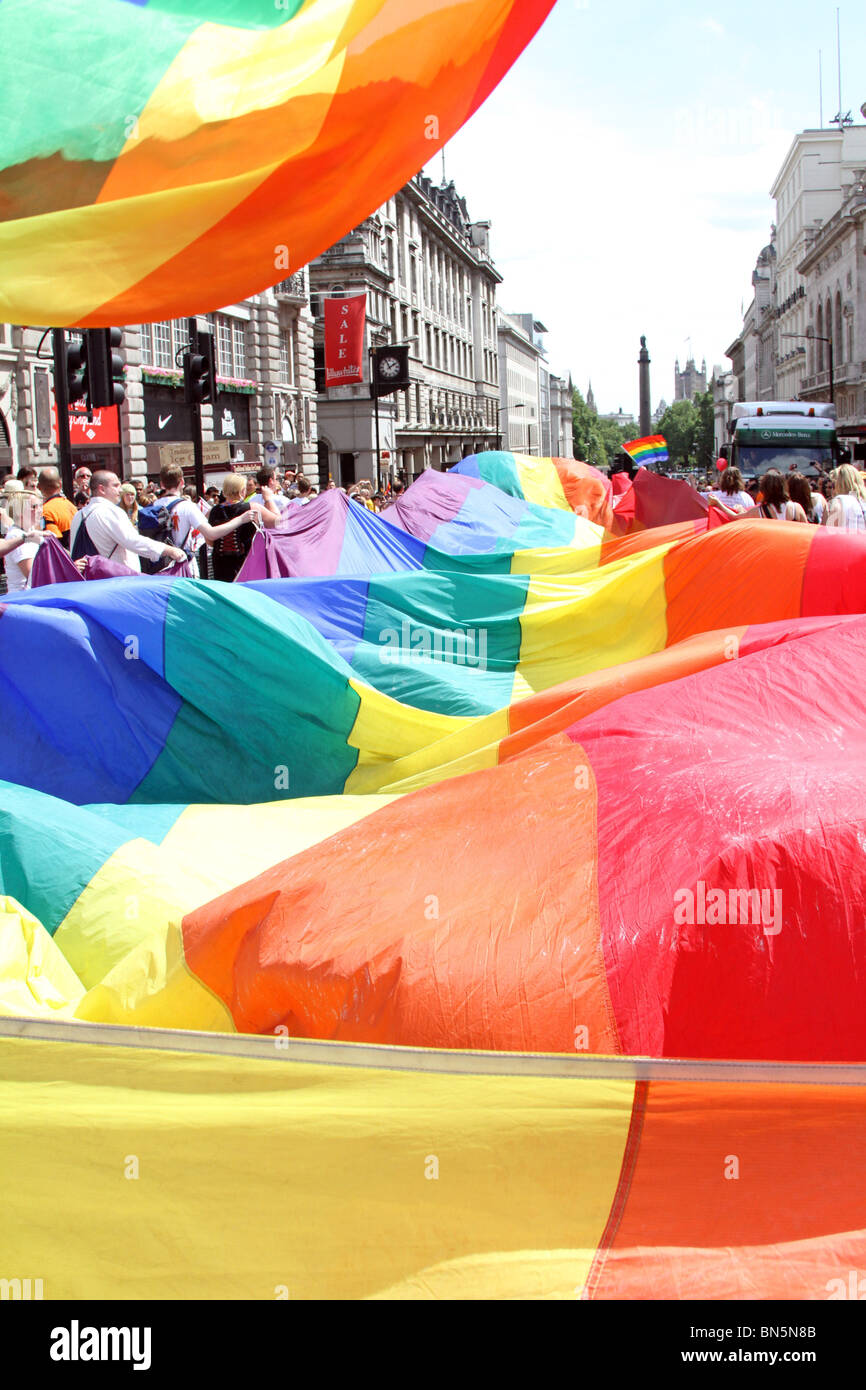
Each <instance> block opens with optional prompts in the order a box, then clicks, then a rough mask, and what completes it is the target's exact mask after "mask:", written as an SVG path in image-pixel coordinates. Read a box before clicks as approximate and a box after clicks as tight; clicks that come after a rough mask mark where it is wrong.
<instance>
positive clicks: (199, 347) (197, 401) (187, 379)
mask: <svg viewBox="0 0 866 1390" xmlns="http://www.w3.org/2000/svg"><path fill="white" fill-rule="evenodd" d="M194 341H195V351H191V352H185V353H184V355H183V398H184V400H185V401H186V403H187V405H202V404H203V403H204V402H206V401H212V400H213V398H214V393H215V389H216V365H215V363H214V350H213V334H211V333H206V332H203V331H202V330H201V329H198V330H197V332H196V333H195V335H194Z"/></svg>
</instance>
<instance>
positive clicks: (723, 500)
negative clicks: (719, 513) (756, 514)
mask: <svg viewBox="0 0 866 1390" xmlns="http://www.w3.org/2000/svg"><path fill="white" fill-rule="evenodd" d="M710 499H711V500H712V501H713V502H719V503H720V504H721V505H722V507H723V508H724V509H725V511H731V512H737V513H739V512H745V511H750V510H751V508H752V507H754V505H755V504H754V502H753V501H752V498H751V497H750V496H749V494H748V493H747V492H746V489H745V488H744V487H743V475H742V474H741V472H740V470H739V468H726V469H725V471H724V473H723V474H722V481H721V485H720V486H719V487H718V488H713V490H712V491H711V492H710Z"/></svg>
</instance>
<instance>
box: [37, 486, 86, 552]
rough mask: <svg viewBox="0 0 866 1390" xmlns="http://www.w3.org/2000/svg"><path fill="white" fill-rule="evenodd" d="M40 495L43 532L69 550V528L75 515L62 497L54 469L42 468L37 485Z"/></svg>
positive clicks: (74, 510)
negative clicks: (54, 537) (49, 533)
mask: <svg viewBox="0 0 866 1390" xmlns="http://www.w3.org/2000/svg"><path fill="white" fill-rule="evenodd" d="M37 486H38V488H39V491H40V492H41V493H42V516H43V518H44V520H45V530H46V531H50V532H51V534H52V536H56V537H57V539H58V540H59V541H60V543H61V545H65V546H66V549H67V550H68V549H69V528H70V526H71V525H72V518H73V517H74V516H75V515H76V514H77V513H76V509H75V506H74V504H73V503H72V502H70V501H69V499H68V498H67V497H64V496H63V489H62V487H61V486H60V474H59V472H58V471H57V469H56V468H50V467H49V468H43V469H42V472H41V473H40V474H39V482H38V484H37Z"/></svg>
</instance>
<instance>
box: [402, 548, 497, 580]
mask: <svg viewBox="0 0 866 1390" xmlns="http://www.w3.org/2000/svg"><path fill="white" fill-rule="evenodd" d="M513 553H514V545H513V542H512V541H510V540H509V541H505V542H503V545H502V552H501V554H500V553H497V552H496V551H495V550H489V551H486V552H484V553H479V554H478V555H448V554H447V552H446V551H444V550H437V549H436V547H435V546H432V545H428V546H427V549H426V551H425V552H424V569H425V570H428V571H429V572H430V573H431V574H463V575H466V576H467V578H471V577H472V576H473V575H476V574H481V575H486V574H491V575H496V574H510V573H511V557H512V554H513Z"/></svg>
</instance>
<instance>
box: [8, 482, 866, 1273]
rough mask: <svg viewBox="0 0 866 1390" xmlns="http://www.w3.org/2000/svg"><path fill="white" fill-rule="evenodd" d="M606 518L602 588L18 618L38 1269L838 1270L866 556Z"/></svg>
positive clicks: (864, 820) (381, 580) (19, 1218)
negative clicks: (430, 1206) (133, 1194)
mask: <svg viewBox="0 0 866 1390" xmlns="http://www.w3.org/2000/svg"><path fill="white" fill-rule="evenodd" d="M458 477H459V475H458ZM471 482H472V480H471V479H467V478H465V477H464V478H463V479H462V482H461V483H460V486H461V487H464V486H466V487H467V491H466V494H465V496H466V497H469V496H472V495H475V496H479V495H480V496H481V497H482V498H483V497H484V495H485V494H484V487H485V486H486V487H488V488H489V487H492V485H491V484H486V485H483V486H482V485H478V483H479V480H476V485H475V486H469V484H471ZM434 486H435V485H434ZM453 496H454V494H453V493H452V492H451V490H450V485H449V488H448V489H446V492H445V493H443V494H442V496H440V497H439V498H438V503H441V504H442V505H443V506H444V505H445V502H447V500H448V498H452V499H453ZM492 500H493V499H490V500H489V501H486V502H484V504H483V505H484V509H485V511H484V515H485V516H486V517H487V523H488V525H489V524H490V516H491V515H492V512H491V505H492ZM516 500H519V499H515V497H514V496H513V495H505V494H503V495H502V501H501V502H500V504H499V505H500V507H501V509H503V510H502V511H501V514H502V515H508V509H509V508H513V506H514V505H515V501H516ZM422 501H423V503H424V506H423V507H422V506H421V505H420V504H418V511H417V515H416V521H417V520H418V518H420V517H421V516H422V513H423V512H424V508H425V507H427V505H428V503H429V504H430V506H431V507H432V506H433V504H434V502H436V501H437V499H436V496H435V495H432V496H431V497H428V496H427V494H426V493H424V494H423V496H422ZM464 501H465V497H464ZM408 502H409V506H410V511H411V504H412V499H411V498H409V499H408ZM437 505H438V504H437ZM462 505H463V503H461V506H462ZM522 505H525V504H522ZM579 505H583V504H579ZM304 510H305V511H309V510H310V508H309V507H308V508H305V509H304ZM550 510H552V511H554V512H560V513H561V514H562V515H564V516H568V515H569V513H567V512H566V511H565V509H562V508H553V509H550ZM456 515H458V516H459V509H458V512H457V513H456ZM378 520H379V522H380V524H385V523H383V522H382V519H381V518H379V519H378ZM578 520H581V521H582V522H583V525H585V526H587V527H589V528H590V531H589V532H588V533H587V535H586V539H587V544H586V546H584V547H581V546H578V545H572V546H571V547H570V548H569V547H568V546H566V547H563V548H561V549H562V550H563V552H564V553H569V554H570V555H571V557H572V562H573V567H572V569H571V570H568V569H565V568H564V567H562V566H561V564H560V560H561V557H560V559H558V560H557V566H558V568H557V567H555V568H554V569H553V570H550V569H548V568H547V562H546V552H545V551H544V549H543V548H541V549H539V550H538V551H536V552H535V563H534V565H533V564H532V563H530V561H529V560H527V568H526V569H525V570H524V571H523V572H517V571H516V570H515V568H514V565H513V557H511V558H510V559H509V562H508V564H507V566H506V567H504V568H503V567H498V566H499V557H497V556H495V555H494V556H493V559H494V561H496V564H495V565H494V566H493V567H492V568H487V567H488V566H490V565H491V555H490V553H489V552H488V551H485V550H483V549H482V550H481V551H473V550H472V548H471V546H465V545H464V546H463V548H462V549H461V550H460V553H458V554H457V555H455V556H454V557H452V559H451V567H450V568H449V567H448V563H449V561H448V553H447V551H446V550H445V549H439V548H437V549H436V556H437V567H435V568H434V567H428V566H426V565H425V564H424V563H421V564H419V565H417V566H416V567H414V568H413V567H407V568H405V569H401V570H390V571H388V570H386V572H384V573H376V574H374V573H369V574H367V575H363V574H357V573H356V574H352V575H343V574H330V575H325V576H321V577H301V578H295V579H291V578H289V579H276V580H261V581H256V582H254V583H248V584H247V583H241V584H235V585H216V584H207V583H205V582H202V581H194V580H186V579H174V580H172V579H160V578H150V579H149V578H136V579H129V580H121V579H115V580H105V581H100V582H98V583H91V584H69V585H62V584H59V585H53V586H50V587H48V588H45V589H42V590H38V591H35V592H31V593H25V594H23V595H20V596H15V597H12V598H10V599H9V600H8V601H7V602H6V604H5V606H4V608H3V611H2V614H0V670H2V675H3V680H2V681H0V724H2V727H3V729H4V739H3V740H2V742H0V776H2V778H3V779H4V781H3V784H2V787H0V1015H5V1018H0V1114H2V1122H0V1162H2V1164H3V1169H4V1172H5V1173H6V1174H7V1175H8V1176H9V1182H10V1191H12V1192H13V1193H14V1194H15V1197H14V1200H12V1201H10V1202H8V1203H7V1208H6V1211H5V1213H4V1250H5V1252H6V1253H7V1254H8V1256H9V1259H12V1260H13V1261H14V1264H15V1267H16V1268H21V1269H22V1270H33V1271H37V1270H38V1271H40V1272H42V1274H43V1277H44V1278H45V1279H46V1280H47V1281H48V1284H49V1293H48V1294H47V1296H49V1297H95V1298H104V1297H109V1296H111V1297H118V1296H120V1297H127V1298H134V1297H150V1296H160V1297H166V1296H169V1297H170V1296H182V1297H193V1296H196V1297H209V1298H225V1297H243V1298H249V1297H254V1298H255V1297H265V1298H272V1297H274V1293H273V1290H274V1287H275V1286H283V1285H288V1286H291V1289H292V1297H320V1296H330V1297H357V1296H388V1297H430V1296H441V1297H447V1296H449V1295H450V1296H456V1297H463V1296H474V1297H478V1296H486V1297H508V1296H512V1297H513V1296H543V1297H575V1296H581V1297H589V1298H662V1297H687V1298H716V1297H732V1298H736V1297H741V1298H742V1297H748V1298H754V1297H767V1298H771V1297H782V1296H784V1297H798V1298H799V1297H803V1298H825V1297H834V1296H840V1297H841V1296H844V1295H840V1294H836V1293H834V1292H833V1290H834V1288H835V1284H834V1282H833V1281H834V1280H836V1279H837V1276H839V1271H840V1268H843V1267H844V1269H848V1268H857V1267H858V1261H859V1262H860V1263H861V1264H862V1261H863V1259H864V1258H866V1231H864V1225H863V1218H862V1212H861V1205H860V1198H859V1191H860V1185H859V1181H858V1178H859V1174H860V1167H861V1166H862V1164H861V1157H862V1154H863V1145H862V1143H861V1142H860V1139H861V1138H862V1133H863V1126H864V1122H866V1089H864V1087H866V1066H864V1065H863V1063H864V1058H866V1016H864V1011H863V1008H862V999H861V991H860V986H859V981H860V979H861V978H862V973H863V970H864V967H866V959H864V957H866V927H864V921H866V914H864V911H863V908H864V905H866V869H864V858H863V852H862V845H863V843H864V842H866V798H864V793H863V787H862V777H861V776H860V773H859V769H860V767H861V766H862V763H863V761H864V759H866V743H864V737H866V736H864V732H863V731H864V729H866V720H864V717H863V716H864V709H863V699H864V697H863V690H864V688H866V618H864V617H863V616H862V614H863V613H864V611H866V537H864V536H859V535H857V534H845V533H833V532H830V531H827V530H826V529H822V528H816V527H808V526H798V525H796V524H793V523H783V522H768V521H763V520H756V521H752V520H743V521H736V522H732V523H731V524H729V525H725V526H721V527H719V528H717V529H714V530H710V531H706V532H704V533H703V534H696V533H695V531H694V525H693V523H692V522H685V523H683V524H682V525H681V526H679V527H676V526H675V527H666V528H662V529H661V530H655V531H653V530H647V531H644V532H641V533H638V534H636V535H629V536H625V537H623V538H620V539H612V538H610V537H609V536H608V535H607V534H606V533H605V532H603V530H602V528H600V527H599V526H598V525H597V523H593V522H589V521H587V520H585V519H583V518H578ZM418 524H419V525H420V521H419V522H418ZM442 524H444V525H446V526H447V525H449V524H451V523H450V522H448V521H446V522H445V523H442ZM393 529H394V531H395V534H400V535H403V536H404V538H406V540H407V545H408V544H409V542H415V543H418V544H423V545H424V546H425V547H426V544H427V543H426V542H419V541H418V538H417V537H415V536H413V535H412V533H411V532H410V531H409V530H404V531H401V530H399V528H396V527H395V528H393ZM482 529H483V528H482ZM452 539H455V540H457V539H459V528H458V531H457V532H455V533H453V535H452ZM554 551H555V552H556V553H557V554H558V553H559V552H558V551H557V548H556V547H554ZM376 553H377V552H374V551H371V552H370V554H371V557H372V559H371V563H375V562H376ZM425 553H426V552H425ZM525 554H527V555H531V554H532V552H525ZM422 558H423V557H422ZM61 672H62V677H63V678H62V684H61V683H60V682H59V680H58V674H59V673H61ZM59 690H60V693H58V692H59ZM148 1029H151V1030H156V1029H166V1030H169V1031H168V1032H166V1033H164V1034H161V1033H158V1032H151V1033H148V1032H147V1030H148ZM115 1030H117V1031H115ZM141 1030H144V1031H141ZM682 1058H696V1059H700V1060H698V1061H697V1062H694V1063H688V1064H683V1063H682V1062H681V1061H678V1060H676V1059H682ZM647 1059H656V1060H647ZM728 1059H736V1060H737V1068H736V1069H734V1070H732V1068H731V1066H730V1064H729V1061H728ZM95 1078H96V1082H95ZM130 1134H134V1136H135V1144H134V1145H133V1143H132V1141H131V1139H130V1138H129V1136H130ZM119 1145H122V1146H123V1147H122V1152H123V1153H127V1152H134V1153H137V1154H140V1155H144V1157H143V1158H142V1163H143V1164H144V1163H145V1161H146V1162H147V1164H148V1165H149V1167H148V1172H149V1174H150V1175H151V1177H152V1178H153V1181H152V1182H150V1181H149V1182H148V1184H146V1185H145V1184H142V1195H141V1199H140V1202H138V1203H136V1204H135V1207H134V1209H133V1210H130V1209H129V1205H128V1204H120V1205H118V1203H117V1202H113V1201H110V1200H109V1199H108V1194H109V1193H110V1191H111V1184H112V1183H114V1184H116V1181H117V1176H116V1173H115V1172H114V1169H113V1168H112V1167H111V1163H112V1161H113V1160H112V1159H111V1155H112V1154H113V1153H114V1152H115V1150H117V1151H118V1152H120V1149H119V1147H118V1146H119ZM347 1145H348V1146H349V1147H350V1148H351V1151H352V1154H353V1164H352V1165H350V1166H351V1167H352V1173H351V1174H350V1175H349V1176H347V1174H346V1164H345V1162H343V1161H342V1157H341V1156H343V1155H345V1152H346V1149H347ZM58 1151H62V1152H64V1153H65V1154H68V1155H70V1168H69V1173H68V1181H67V1182H65V1183H64V1184H61V1185H58V1184H56V1183H55V1184H53V1185H52V1184H51V1183H50V1182H49V1181H48V1179H49V1176H50V1173H49V1170H50V1167H51V1164H52V1162H53V1161H54V1156H55V1155H56V1153H57V1152H58ZM205 1152H207V1153H209V1154H210V1155H211V1160H210V1161H209V1162H207V1163H206V1162H204V1159H203V1154H204V1153H205ZM214 1153H218V1154H219V1156H220V1161H219V1162H214V1161H213V1155H214ZM792 1153H795V1154H796V1155H797V1156H798V1160H799V1161H798V1162H797V1163H794V1164H792V1163H791V1162H790V1155H791V1154H792ZM287 1154H289V1155H290V1158H288V1159H287V1157H286V1155H287ZM731 1155H734V1156H736V1157H737V1161H738V1163H740V1164H741V1165H743V1171H744V1172H746V1171H748V1173H749V1175H750V1178H749V1183H748V1184H747V1183H739V1184H738V1183H735V1182H733V1181H731V1182H730V1183H728V1182H726V1173H725V1169H724V1165H725V1163H727V1162H729V1159H730V1156H731ZM287 1164H288V1167H287V1166H286V1165H287ZM425 1164H426V1165H427V1166H428V1167H429V1166H430V1165H431V1164H432V1165H433V1167H436V1168H437V1172H438V1166H441V1173H442V1176H443V1177H444V1176H445V1175H446V1174H447V1175H448V1181H447V1183H446V1182H442V1183H440V1186H439V1187H438V1188H437V1187H436V1184H435V1183H430V1182H429V1179H430V1177H431V1172H429V1171H426V1170H425ZM413 1165H414V1166H413ZM852 1165H853V1167H852ZM432 1176H434V1177H435V1176H437V1173H433V1174H432ZM239 1181H242V1182H243V1183H244V1184H245V1188H244V1191H245V1200H244V1203H243V1204H242V1207H241V1206H239V1205H238V1203H237V1199H236V1194H237V1185H238V1182H239ZM172 1184H173V1186H172ZM499 1184H501V1193H500V1190H499V1186H498V1185H499ZM145 1187H146V1191H145V1190H144V1189H145ZM167 1190H172V1191H173V1193H174V1199H173V1201H172V1202H171V1203H170V1204H169V1205H168V1206H166V1205H165V1203H164V1201H163V1198H164V1194H165V1192H166V1191H167ZM433 1190H435V1191H436V1192H437V1194H438V1196H437V1203H438V1204H437V1208H436V1210H437V1219H436V1221H435V1222H426V1221H421V1222H420V1223H419V1219H418V1210H419V1202H420V1203H421V1206H422V1207H423V1204H424V1202H425V1201H426V1200H428V1197H427V1195H425V1194H429V1192H431V1191H433ZM479 1191H485V1192H488V1193H489V1192H494V1194H495V1196H494V1197H491V1198H490V1200H487V1199H485V1201H484V1202H479V1201H478V1200H477V1194H478V1192H479ZM720 1193H721V1194H722V1195H721V1196H720V1195H719V1194H720ZM419 1194H420V1195H419ZM473 1194H474V1198H475V1199H474V1200H473ZM371 1202H372V1203H374V1204H375V1207H376V1210H377V1212H379V1213H380V1223H379V1224H378V1225H377V1228H376V1231H375V1233H374V1234H373V1236H370V1234H369V1231H368V1236H367V1238H366V1239H365V1240H363V1241H362V1240H360V1239H359V1234H358V1233H359V1230H360V1227H359V1223H360V1222H361V1221H362V1220H366V1219H367V1218H366V1216H365V1215H364V1213H365V1212H368V1211H369V1204H370V1203H371ZM36 1203H38V1211H39V1219H38V1220H37V1219H35V1217H34V1211H35V1210H36V1208H35V1205H34V1204H36ZM178 1211H182V1212H183V1217H182V1230H181V1231H179V1228H178V1227H177V1221H178V1220H179V1219H181V1218H178V1214H177V1213H178ZM419 1227H420V1228H423V1234H422V1235H419ZM58 1229H62V1230H63V1231H64V1242H63V1245H62V1247H61V1246H59V1245H58V1243H57V1241H56V1231H57V1230H58ZM172 1240H173V1241H175V1242H178V1241H179V1244H178V1246H177V1248H178V1249H179V1250H181V1251H182V1257H181V1258H180V1259H178V1260H177V1261H176V1262H175V1264H174V1266H173V1267H172V1269H171V1271H170V1272H169V1273H168V1274H167V1273H166V1265H165V1258H164V1252H165V1249H166V1242H168V1241H172ZM250 1241H253V1242H254V1248H255V1252H256V1253H255V1256H254V1257H251V1256H249V1254H247V1256H244V1255H243V1251H244V1250H247V1251H249V1250H250V1249H251V1248H253V1246H251V1245H250ZM120 1244H122V1246H123V1249H124V1251H125V1252H126V1253H125V1260H124V1266H123V1270H121V1271H119V1270H118V1265H117V1257H116V1252H117V1249H118V1248H119V1245H120ZM311 1251H313V1252H315V1253H314V1255H313V1256H311V1254H310V1252H311ZM166 1281H167V1282H166Z"/></svg>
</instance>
